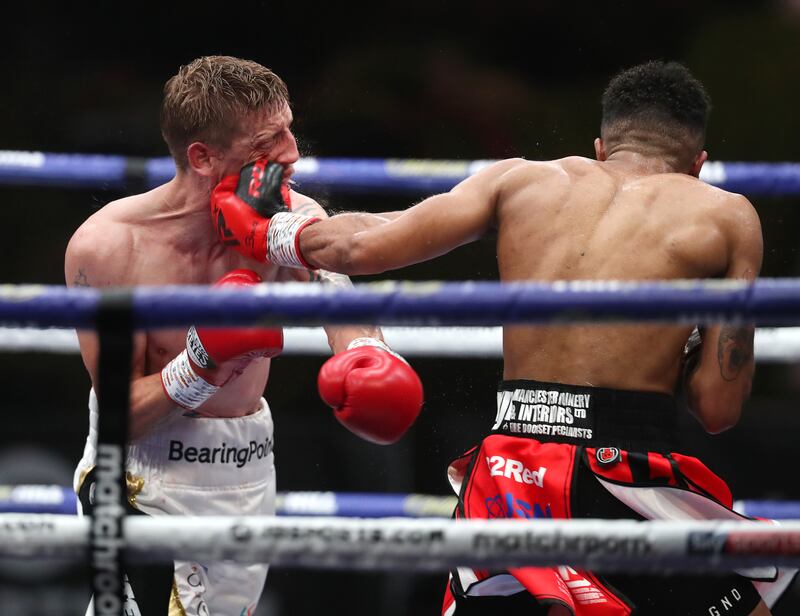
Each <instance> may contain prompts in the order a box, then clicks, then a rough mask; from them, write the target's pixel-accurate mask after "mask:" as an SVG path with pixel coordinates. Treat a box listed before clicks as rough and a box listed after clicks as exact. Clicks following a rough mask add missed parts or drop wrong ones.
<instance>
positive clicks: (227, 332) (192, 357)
mask: <svg viewBox="0 0 800 616" xmlns="http://www.w3.org/2000/svg"><path fill="white" fill-rule="evenodd" d="M259 282H261V277H260V276H259V275H258V274H256V273H255V272H254V271H252V270H247V269H239V270H233V271H231V272H228V273H227V274H225V275H224V276H223V277H222V278H220V279H219V280H218V281H217V282H216V283H215V285H214V286H252V285H254V284H258V283H259ZM282 350H283V330H282V329H280V328H262V327H247V328H222V329H221V328H207V327H200V328H195V327H194V326H192V327H190V328H189V331H188V332H187V334H186V350H185V351H183V352H182V353H180V354H179V355H178V356H177V357H176V358H175V359H173V360H172V361H171V362H170V363H169V364H167V365H166V366H165V367H164V369H163V370H162V371H161V382H162V385H163V386H164V391H165V392H166V394H167V396H169V397H170V398H171V399H172V400H173V401H174V402H176V403H177V404H179V405H180V406H183V407H185V408H189V409H196V408H197V407H198V406H200V405H201V404H203V402H205V401H206V400H208V398H210V397H211V396H213V395H214V394H215V393H216V392H217V391H218V390H219V388H220V387H222V386H223V385H225V384H226V383H228V382H229V381H230V380H231V379H233V378H234V377H236V376H238V375H239V374H241V373H242V371H243V370H244V368H245V367H246V366H247V364H249V363H250V361H252V360H253V359H255V358H256V357H274V356H275V355H278V354H279V353H280V352H281V351H282Z"/></svg>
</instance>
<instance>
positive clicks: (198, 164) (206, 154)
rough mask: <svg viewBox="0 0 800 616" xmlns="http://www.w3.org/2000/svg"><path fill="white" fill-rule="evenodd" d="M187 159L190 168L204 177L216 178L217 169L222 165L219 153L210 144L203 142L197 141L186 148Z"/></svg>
mask: <svg viewBox="0 0 800 616" xmlns="http://www.w3.org/2000/svg"><path fill="white" fill-rule="evenodd" d="M186 158H187V160H188V161H189V167H190V168H191V169H192V171H194V172H195V173H197V174H198V175H202V176H204V177H216V176H217V175H219V174H218V173H217V167H218V165H219V163H220V157H219V155H218V154H217V152H216V151H215V150H214V149H213V148H212V147H211V146H209V145H208V144H206V143H203V142H202V141H195V142H193V143H190V144H189V146H188V147H187V148H186Z"/></svg>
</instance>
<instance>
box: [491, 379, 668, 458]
mask: <svg viewBox="0 0 800 616" xmlns="http://www.w3.org/2000/svg"><path fill="white" fill-rule="evenodd" d="M506 392H512V393H514V396H513V397H514V398H519V399H520V400H524V401H528V402H530V403H531V405H532V406H539V407H540V408H541V407H545V408H544V410H543V412H544V413H545V414H547V409H548V408H549V409H550V418H552V417H553V416H555V417H556V418H559V417H560V415H559V412H560V408H564V409H565V412H564V413H563V415H564V416H565V417H568V418H569V417H571V418H572V423H570V424H565V425H558V422H556V425H557V426H558V427H557V428H553V429H552V430H550V433H548V430H547V429H546V428H543V427H542V426H543V425H545V426H546V425H551V426H553V424H552V423H549V422H547V421H545V422H536V421H533V422H529V426H528V427H527V431H526V429H525V428H526V426H524V425H522V426H521V427H522V429H523V431H522V432H515V431H512V430H509V427H510V426H505V427H504V426H503V425H502V423H501V422H500V421H499V418H500V412H499V410H498V421H497V422H496V425H495V427H494V428H493V429H492V432H493V433H500V434H507V435H510V436H523V437H528V438H533V439H536V440H538V441H542V442H555V443H569V444H576V445H587V446H589V447H618V448H620V449H627V450H634V451H636V450H638V451H650V450H652V451H672V450H674V449H675V435H676V422H677V406H676V402H675V398H674V396H672V395H670V394H664V393H658V392H647V391H629V390H621V389H608V388H603V387H586V386H581V385H571V384H564V383H549V382H543V381H533V380H526V379H518V380H509V381H502V382H501V383H500V385H499V387H498V402H499V401H500V400H501V399H502V396H503V394H504V393H506ZM542 392H544V393H542ZM587 396H588V397H587ZM506 397H507V393H506ZM543 397H545V398H546V401H542V398H543ZM537 400H538V405H537ZM518 406H519V405H518ZM553 406H555V407H556V408H555V409H552V407H553ZM516 410H517V413H518V414H520V415H523V416H524V413H523V411H524V410H525V409H521V408H518V409H516ZM528 412H530V411H528ZM534 415H535V413H534ZM581 415H585V417H582V416H581ZM507 423H508V422H507ZM537 423H538V424H539V426H538V427H539V430H538V431H537V429H536V426H535V424H537ZM518 427H520V426H518Z"/></svg>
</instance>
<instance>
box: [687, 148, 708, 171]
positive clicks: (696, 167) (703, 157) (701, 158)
mask: <svg viewBox="0 0 800 616" xmlns="http://www.w3.org/2000/svg"><path fill="white" fill-rule="evenodd" d="M707 160H708V152H706V151H705V150H703V151H702V152H700V153H699V154H698V155H697V156H696V157H695V159H694V162H693V163H692V170H691V171H690V172H689V174H690V175H693V176H694V177H696V178H699V177H700V169H702V168H703V163H704V162H706V161H707Z"/></svg>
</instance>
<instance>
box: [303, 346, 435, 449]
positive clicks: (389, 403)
mask: <svg viewBox="0 0 800 616" xmlns="http://www.w3.org/2000/svg"><path fill="white" fill-rule="evenodd" d="M360 345H363V346H360ZM317 386H318V388H319V394H320V397H321V398H322V399H323V400H324V401H325V402H326V403H327V404H328V405H329V406H331V407H333V409H334V415H335V416H336V419H338V420H339V421H340V422H341V423H342V424H343V425H344V426H345V427H346V428H347V429H348V430H350V431H351V432H353V433H354V434H356V435H358V436H360V437H361V438H363V439H366V440H368V441H371V442H373V443H377V444H379V445H388V444H390V443H394V442H395V441H397V440H398V439H400V437H401V436H403V434H405V432H406V430H408V428H409V427H410V426H411V424H412V423H414V420H415V419H416V418H417V415H419V412H420V409H421V408H422V401H423V393H422V383H421V382H420V380H419V377H418V376H417V373H416V372H414V369H413V368H411V366H409V365H408V364H407V363H406V362H405V360H403V359H402V358H401V357H400V356H399V355H397V354H396V353H394V352H392V351H391V350H389V348H388V347H387V346H386V345H384V344H383V343H381V342H380V341H379V340H372V339H358V340H357V341H353V343H351V345H350V348H348V350H347V351H344V352H343V353H337V354H336V355H334V356H333V357H331V358H330V359H329V360H328V361H326V362H325V364H324V365H323V366H322V369H321V370H320V373H319V377H318V379H317Z"/></svg>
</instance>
